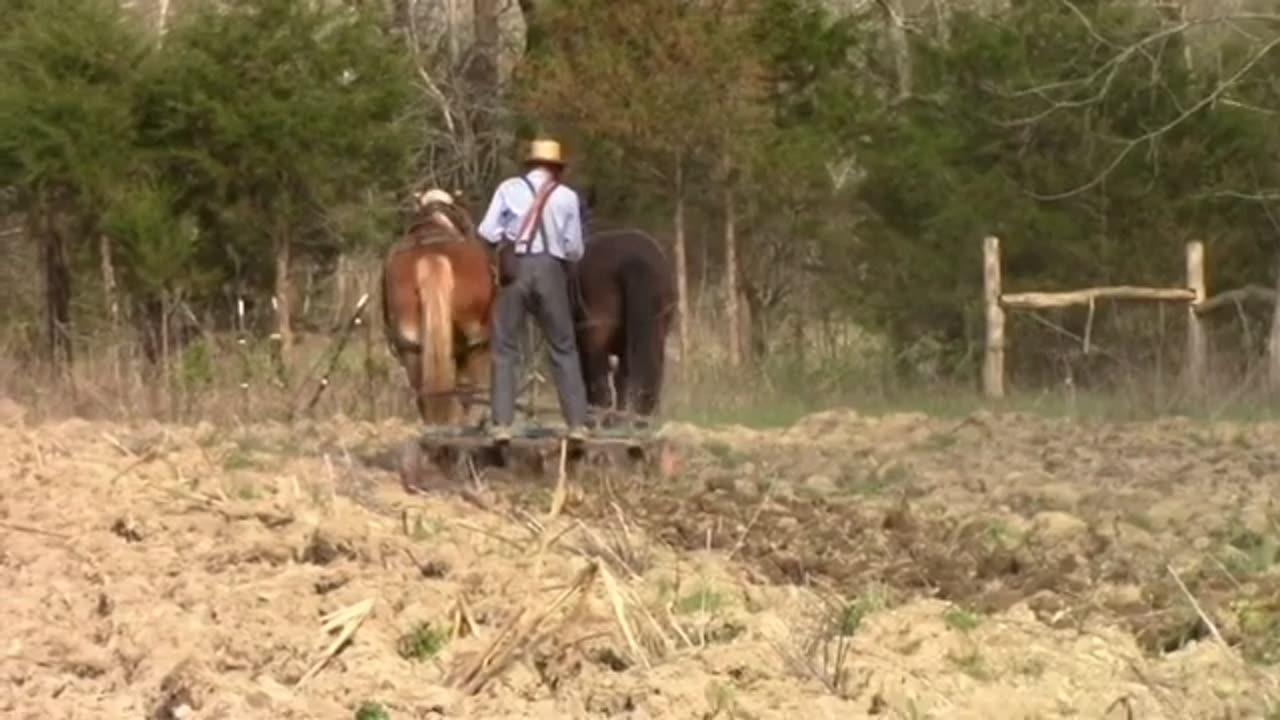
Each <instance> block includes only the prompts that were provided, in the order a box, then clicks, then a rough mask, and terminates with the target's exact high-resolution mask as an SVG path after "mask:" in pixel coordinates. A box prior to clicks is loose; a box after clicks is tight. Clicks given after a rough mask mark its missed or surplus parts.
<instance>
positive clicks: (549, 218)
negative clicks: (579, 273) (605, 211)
mask: <svg viewBox="0 0 1280 720" xmlns="http://www.w3.org/2000/svg"><path fill="white" fill-rule="evenodd" d="M550 179H551V176H550V173H548V172H546V171H545V170H542V169H535V170H533V171H531V172H529V173H528V174H526V175H523V176H520V175H517V176H515V177H511V178H507V179H506V180H504V181H502V183H501V184H500V185H498V189H497V190H496V191H495V192H494V195H493V202H491V203H490V204H489V209H488V211H487V212H486V213H485V216H484V219H483V220H481V221H480V225H479V226H478V227H477V228H476V230H477V232H478V233H479V234H480V235H481V236H483V237H484V238H485V239H487V240H488V241H489V242H499V241H501V240H504V239H506V240H514V239H516V235H517V234H518V233H519V232H520V226H521V224H522V223H523V221H524V218H525V214H526V213H528V211H529V209H530V208H531V207H532V206H533V200H534V192H535V191H537V190H540V189H541V188H542V186H543V184H544V183H546V182H548V181H549V180H550ZM530 185H532V187H533V190H530ZM541 225H542V228H543V229H545V231H546V232H545V236H546V237H545V238H544V234H543V233H542V232H539V228H532V229H530V230H529V231H528V232H527V233H526V237H528V238H529V239H530V242H529V246H528V252H529V253H531V254H537V253H540V252H544V251H545V252H548V253H550V254H551V255H553V256H554V257H557V258H560V259H562V260H578V259H579V258H581V257H582V216H581V211H580V204H579V202H578V194H577V193H576V192H574V191H573V189H572V188H570V187H567V186H565V185H558V186H557V187H556V188H555V189H554V190H553V191H552V192H551V194H550V195H549V196H548V197H547V199H546V202H545V203H544V205H543V209H542V223H541ZM544 240H545V242H546V245H545V246H544V244H543V243H544ZM523 249H524V246H523V243H522V244H521V245H520V246H519V247H518V248H517V252H519V251H520V250H523ZM520 254H523V253H520Z"/></svg>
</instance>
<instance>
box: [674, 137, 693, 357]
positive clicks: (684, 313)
mask: <svg viewBox="0 0 1280 720" xmlns="http://www.w3.org/2000/svg"><path fill="white" fill-rule="evenodd" d="M675 195H676V196H675V204H676V207H675V217H674V218H673V224H674V235H675V254H676V296H677V297H676V315H677V318H676V322H677V324H678V325H679V326H680V364H681V366H685V365H687V363H688V361H689V268H688V265H687V263H686V260H685V241H684V158H683V157H680V156H677V157H676V177H675Z"/></svg>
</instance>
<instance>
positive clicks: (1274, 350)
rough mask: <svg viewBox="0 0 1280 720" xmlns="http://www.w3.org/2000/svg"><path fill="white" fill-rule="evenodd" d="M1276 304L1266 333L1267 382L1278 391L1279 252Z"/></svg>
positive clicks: (1272, 390)
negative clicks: (1269, 329) (1269, 327)
mask: <svg viewBox="0 0 1280 720" xmlns="http://www.w3.org/2000/svg"><path fill="white" fill-rule="evenodd" d="M1274 282H1275V289H1276V305H1275V309H1274V310H1272V311H1271V332H1270V333H1269V334H1268V335H1267V384H1268V386H1269V387H1270V389H1271V392H1272V393H1280V253H1277V256H1276V277H1275V281H1274Z"/></svg>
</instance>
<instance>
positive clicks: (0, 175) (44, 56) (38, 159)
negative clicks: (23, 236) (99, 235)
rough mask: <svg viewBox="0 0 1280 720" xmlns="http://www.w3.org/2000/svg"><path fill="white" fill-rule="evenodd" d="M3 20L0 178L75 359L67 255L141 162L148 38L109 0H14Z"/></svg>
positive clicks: (55, 349) (50, 318) (61, 337)
mask: <svg viewBox="0 0 1280 720" xmlns="http://www.w3.org/2000/svg"><path fill="white" fill-rule="evenodd" d="M7 7H8V8H9V9H8V10H7V11H6V12H5V14H4V18H3V20H0V23H2V24H0V186H4V187H9V188H11V189H12V190H13V195H14V199H15V204H16V206H17V207H18V208H19V209H20V210H21V211H22V212H23V213H25V215H26V219H27V229H28V234H29V236H30V237H32V238H33V239H34V240H35V241H36V242H37V243H39V246H40V257H41V268H42V274H43V277H44V295H45V322H44V325H45V333H46V336H47V342H48V350H49V353H50V357H51V358H52V359H53V360H54V362H55V364H56V363H61V362H70V360H71V358H72V342H71V334H70V326H71V320H72V318H71V300H72V276H73V267H72V258H73V256H74V254H75V252H76V250H77V245H78V244H80V243H81V242H82V241H83V240H85V239H86V238H89V237H92V236H93V235H94V231H95V229H96V227H97V226H98V224H99V220H100V218H101V214H102V212H103V211H104V210H105V209H106V207H107V205H108V203H109V202H110V198H111V194H112V191H113V189H114V188H115V187H116V186H117V185H118V184H119V183H121V182H123V181H125V180H126V179H127V178H128V176H129V174H130V173H131V172H133V171H134V170H135V169H136V167H137V163H138V154H137V143H136V141H137V133H136V132H135V125H134V119H133V103H134V97H135V93H136V90H137V81H138V67H139V63H140V62H141V61H142V58H143V56H144V54H145V52H146V47H147V46H146V41H145V37H144V36H143V34H142V33H141V31H140V29H139V28H138V27H137V26H136V25H135V24H134V23H132V22H131V21H130V19H129V18H128V17H126V16H125V15H123V14H122V13H121V11H120V9H119V7H118V4H117V3H115V2H112V1H111V0H41V1H40V2H30V3H11V4H10V5H9V6H7Z"/></svg>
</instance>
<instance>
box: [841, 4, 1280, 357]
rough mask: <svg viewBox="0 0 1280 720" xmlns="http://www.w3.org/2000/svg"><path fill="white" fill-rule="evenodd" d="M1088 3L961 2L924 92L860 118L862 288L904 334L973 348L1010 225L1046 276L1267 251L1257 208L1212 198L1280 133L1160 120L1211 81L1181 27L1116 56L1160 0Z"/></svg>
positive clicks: (1208, 118) (1025, 276) (1143, 272)
mask: <svg viewBox="0 0 1280 720" xmlns="http://www.w3.org/2000/svg"><path fill="white" fill-rule="evenodd" d="M1077 7H1079V8H1081V9H1082V12H1086V13H1088V15H1087V19H1088V20H1089V24H1088V25H1086V24H1085V23H1084V22H1082V21H1081V19H1080V18H1079V17H1077V16H1075V14H1074V12H1073V11H1072V10H1071V9H1070V8H1068V7H1066V6H1062V5H1058V4H1038V3H1028V4H1023V5H1019V6H1017V7H1015V8H1014V9H1012V10H1011V11H1009V12H1008V13H1006V14H1005V15H1004V16H1003V17H1002V18H1001V20H1002V21H1001V22H999V23H992V22H989V21H988V20H986V19H985V18H981V17H978V16H976V15H973V14H966V13H957V14H956V15H955V16H954V18H953V21H952V26H951V31H950V33H949V37H950V41H949V44H947V45H945V46H943V45H941V44H923V43H921V44H917V46H916V47H915V50H914V52H915V57H914V63H913V64H914V66H915V68H916V69H917V77H916V83H917V85H918V86H919V91H918V97H917V98H916V99H915V100H914V101H912V102H909V103H906V104H904V105H902V106H900V107H888V106H886V107H885V109H884V110H883V111H882V112H879V113H873V114H871V115H866V116H863V118H862V120H861V122H862V124H863V127H864V128H865V133H866V134H867V135H868V136H869V137H871V138H872V140H871V142H870V143H868V144H867V146H866V147H864V148H863V149H862V152H861V153H860V157H861V158H862V161H863V164H864V167H865V170H866V173H867V176H866V180H865V182H863V183H862V184H861V191H860V193H859V196H860V200H861V202H863V203H865V206H866V207H867V208H868V209H869V210H870V211H871V217H872V219H873V221H874V222H873V224H872V225H871V226H869V227H867V228H866V229H865V231H864V233H863V234H862V240H863V243H864V244H863V246H862V248H861V252H859V253H856V254H854V255H846V256H844V257H845V258H846V259H847V260H849V261H852V262H846V263H844V267H845V268H846V269H847V271H849V272H853V271H854V270H855V268H860V269H861V270H862V272H863V273H864V274H863V277H865V278H866V282H863V283H859V284H857V285H856V286H850V288H849V292H848V293H847V297H848V302H849V304H850V306H854V307H859V308H861V309H862V310H863V318H864V319H865V320H867V321H868V322H871V323H872V324H873V325H874V326H876V327H880V328H883V329H885V330H886V331H888V332H889V333H890V334H891V335H892V336H893V338H894V339H895V340H896V341H897V343H898V346H899V347H903V346H906V345H909V344H910V343H911V342H913V341H914V340H915V339H916V338H919V337H922V336H926V335H934V336H936V337H938V338H939V339H941V340H942V341H943V342H944V343H946V344H947V345H948V346H949V347H950V348H951V349H952V351H953V352H954V355H953V357H954V359H956V360H960V359H961V358H963V357H964V355H965V352H966V349H967V346H968V345H969V343H971V342H972V341H974V340H976V339H977V338H978V337H979V325H978V310H979V308H978V303H977V298H978V297H979V292H978V284H979V283H980V281H981V277H980V274H979V273H978V272H976V270H975V269H976V268H977V267H979V257H978V255H979V238H980V237H981V236H982V235H983V234H986V233H995V234H998V235H1000V236H1001V237H1002V238H1003V240H1004V250H1005V265H1006V273H1007V276H1008V277H1010V278H1011V279H1013V282H1016V283H1018V284H1019V285H1021V284H1024V283H1025V284H1027V285H1033V286H1036V287H1041V288H1053V287H1055V286H1063V285H1067V286H1074V287H1079V286H1081V285H1086V284H1094V283H1096V284H1105V283H1116V282H1124V283H1140V284H1156V285H1169V284H1171V283H1176V282H1177V279H1178V278H1180V277H1181V271H1182V268H1181V264H1182V256H1181V248H1182V245H1183V243H1185V242H1186V241H1187V240H1191V239H1206V240H1209V241H1210V243H1211V251H1210V252H1212V253H1213V257H1215V258H1222V259H1223V261H1224V262H1225V263H1234V262H1237V258H1238V259H1240V260H1243V261H1244V262H1248V263H1252V264H1254V265H1255V266H1256V265H1257V261H1258V255H1257V249H1258V248H1257V243H1256V241H1248V240H1246V239H1245V238H1247V237H1248V235H1249V233H1250V232H1251V229H1252V230H1253V231H1256V228H1257V222H1258V219H1259V216H1258V214H1257V213H1252V216H1251V214H1250V213H1247V212H1244V213H1242V212H1239V211H1238V210H1226V209H1224V207H1223V206H1222V205H1221V204H1220V203H1216V202H1214V201H1213V199H1212V198H1213V196H1214V195H1215V193H1216V192H1217V190H1218V189H1220V188H1221V187H1222V186H1223V184H1224V183H1226V184H1231V182H1233V180H1231V179H1229V176H1233V175H1238V173H1239V170H1238V169H1239V168H1245V167H1250V166H1256V163H1254V162H1252V161H1251V157H1257V156H1265V155H1266V154H1267V153H1266V148H1267V147H1268V145H1269V144H1270V143H1272V142H1273V141H1271V140H1267V139H1266V135H1267V134H1269V133H1270V131H1267V130H1264V129H1263V128H1262V127H1261V126H1259V125H1254V126H1253V127H1252V129H1251V130H1249V131H1247V132H1241V130H1243V128H1244V126H1245V125H1249V124H1251V123H1248V122H1247V121H1246V120H1245V119H1243V118H1242V117H1240V116H1239V115H1238V114H1236V113H1222V112H1214V111H1211V110H1210V109H1209V108H1207V107H1206V108H1204V109H1203V111H1200V112H1193V113H1190V114H1188V116H1187V117H1185V118H1184V120H1183V121H1182V122H1180V123H1178V124H1176V125H1175V126H1172V127H1170V129H1168V130H1167V131H1161V132H1159V133H1153V132H1152V129H1157V128H1161V127H1162V126H1164V125H1165V124H1166V123H1169V122H1170V121H1171V120H1173V119H1176V118H1179V117H1181V116H1183V115H1184V113H1186V109H1187V108H1191V107H1193V106H1195V105H1196V103H1197V102H1198V101H1199V100H1200V99H1201V98H1203V97H1204V94H1205V93H1206V92H1207V89H1208V87H1209V86H1211V85H1212V83H1213V82H1214V80H1213V79H1212V78H1210V77H1205V76H1203V75H1196V74H1193V73H1192V72H1191V71H1190V70H1189V69H1188V68H1187V66H1186V63H1185V60H1184V54H1183V53H1182V52H1181V49H1182V48H1181V45H1180V42H1181V41H1180V38H1179V37H1178V36H1177V35H1176V34H1172V35H1170V34H1167V33H1166V36H1167V37H1166V39H1165V40H1162V41H1161V44H1158V45H1152V46H1151V47H1150V48H1149V50H1150V51H1149V52H1144V53H1138V52H1134V53H1130V54H1128V55H1123V56H1121V57H1119V58H1118V59H1117V56H1116V53H1115V52H1114V50H1115V48H1117V47H1119V48H1124V47H1129V46H1133V44H1134V43H1136V42H1138V41H1139V40H1142V39H1143V38H1150V37H1153V34H1154V33H1157V31H1159V30H1160V29H1161V28H1162V27H1163V25H1162V21H1161V19H1160V18H1159V17H1158V16H1157V15H1156V14H1154V13H1149V12H1145V11H1143V10H1141V9H1134V8H1132V7H1125V6H1123V5H1122V4H1120V3H1107V2H1098V3H1092V4H1087V5H1081V6H1077ZM1100 90H1103V92H1100ZM1228 137H1231V138H1233V140H1232V141H1229V142H1225V143H1224V142H1222V140H1224V139H1225V138H1228ZM1237 179H1238V178H1237ZM1244 258H1248V260H1244ZM828 260H829V261H830V262H831V263H833V264H836V263H840V257H836V256H833V257H830V258H829V259H828ZM1217 279H1218V280H1220V281H1223V282H1227V281H1229V279H1228V278H1227V277H1226V276H1224V275H1218V277H1217Z"/></svg>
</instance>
